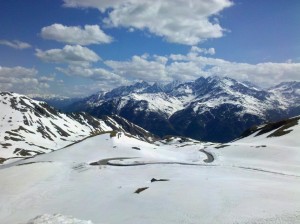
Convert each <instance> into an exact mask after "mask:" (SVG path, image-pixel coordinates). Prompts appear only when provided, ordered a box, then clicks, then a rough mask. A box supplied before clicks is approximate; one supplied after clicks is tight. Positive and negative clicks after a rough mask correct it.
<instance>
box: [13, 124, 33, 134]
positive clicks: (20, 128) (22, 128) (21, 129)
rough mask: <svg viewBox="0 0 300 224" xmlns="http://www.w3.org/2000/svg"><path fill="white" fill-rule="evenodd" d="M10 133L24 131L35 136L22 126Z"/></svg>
mask: <svg viewBox="0 0 300 224" xmlns="http://www.w3.org/2000/svg"><path fill="white" fill-rule="evenodd" d="M12 131H14V132H18V131H25V132H26V133H30V134H35V133H34V132H33V131H30V130H28V129H26V128H24V127H23V126H19V128H18V129H15V130H12Z"/></svg>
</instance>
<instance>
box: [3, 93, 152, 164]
mask: <svg viewBox="0 0 300 224" xmlns="http://www.w3.org/2000/svg"><path fill="white" fill-rule="evenodd" d="M0 108H1V110H0V163H3V162H8V161H7V160H10V161H13V160H14V159H18V158H24V157H31V156H34V155H37V154H42V153H48V152H51V151H54V150H57V149H61V148H63V147H65V146H67V145H69V144H72V143H75V142H78V141H80V140H82V139H84V138H86V137H89V136H93V135H97V134H99V133H103V132H111V131H123V132H126V133H128V134H130V135H133V136H135V137H137V138H140V139H143V140H146V141H151V140H152V139H154V136H153V135H152V134H150V133H149V132H147V131H145V130H144V129H142V128H140V127H138V126H136V125H134V124H132V123H130V122H128V121H126V120H125V119H123V118H121V117H118V116H112V117H103V118H102V119H98V118H94V117H92V116H90V115H88V114H86V113H70V114H64V113H61V112H59V111H57V110H56V109H54V108H53V107H51V106H49V105H48V104H47V103H45V102H42V101H36V100H32V99H30V98H28V97H26V96H23V95H19V94H16V93H10V92H0Z"/></svg>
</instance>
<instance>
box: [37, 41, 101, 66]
mask: <svg viewBox="0 0 300 224" xmlns="http://www.w3.org/2000/svg"><path fill="white" fill-rule="evenodd" d="M35 55H36V56H37V57H38V58H40V59H41V60H43V61H46V62H54V63H70V64H81V65H88V64H89V63H92V62H97V61H99V60H100V57H99V56H98V55H97V54H96V53H95V52H94V51H92V50H90V49H88V48H86V47H82V46H80V45H75V46H71V45H66V46H65V47H64V48H63V49H50V50H47V51H42V50H40V49H37V50H36V53H35Z"/></svg>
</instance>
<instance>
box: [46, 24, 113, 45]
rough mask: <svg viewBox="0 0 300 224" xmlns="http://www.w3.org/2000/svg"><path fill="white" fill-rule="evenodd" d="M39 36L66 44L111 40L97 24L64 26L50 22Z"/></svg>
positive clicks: (98, 42) (101, 42)
mask: <svg viewBox="0 0 300 224" xmlns="http://www.w3.org/2000/svg"><path fill="white" fill-rule="evenodd" d="M41 36H42V37H43V38H44V39H49V40H56V41H58V42H62V43H67V44H79V45H90V44H107V43H111V42H112V40H113V39H112V37H110V36H108V35H106V34H105V33H104V32H103V31H102V30H101V29H100V27H99V26H98V25H85V26H84V27H83V28H82V27H80V26H64V25H62V24H52V25H51V26H46V27H43V28H42V30H41Z"/></svg>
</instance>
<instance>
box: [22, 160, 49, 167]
mask: <svg viewBox="0 0 300 224" xmlns="http://www.w3.org/2000/svg"><path fill="white" fill-rule="evenodd" d="M35 163H52V161H39V162H28V163H20V164H18V165H17V166H24V165H30V164H35Z"/></svg>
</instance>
